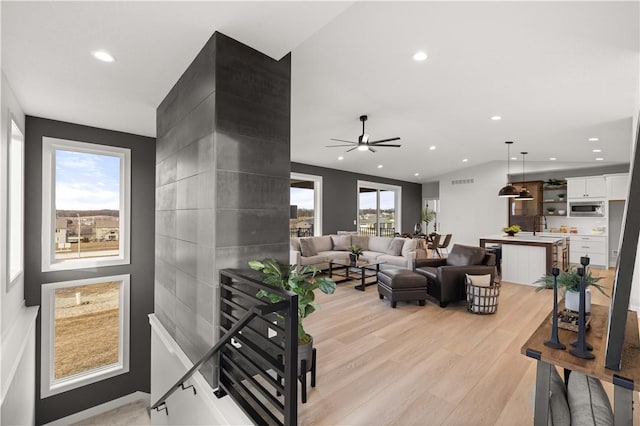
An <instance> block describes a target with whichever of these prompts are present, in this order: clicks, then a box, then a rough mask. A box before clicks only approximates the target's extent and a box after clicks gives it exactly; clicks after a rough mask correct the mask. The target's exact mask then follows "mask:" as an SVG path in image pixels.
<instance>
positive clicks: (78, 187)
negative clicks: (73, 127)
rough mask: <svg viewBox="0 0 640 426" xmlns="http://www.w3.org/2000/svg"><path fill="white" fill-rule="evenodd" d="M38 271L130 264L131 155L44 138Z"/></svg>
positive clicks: (120, 151)
mask: <svg viewBox="0 0 640 426" xmlns="http://www.w3.org/2000/svg"><path fill="white" fill-rule="evenodd" d="M42 151H43V153H42V163H43V167H42V169H43V173H42V194H43V202H42V207H43V220H42V239H43V241H42V270H43V271H52V270H60V269H78V268H90V267H98V266H109V265H120V264H127V263H129V206H130V195H129V194H130V189H131V177H130V176H131V152H130V150H129V149H126V148H116V147H110V146H104V145H95V144H90V143H85V142H74V141H67V140H62V139H54V138H48V137H45V138H43V150H42Z"/></svg>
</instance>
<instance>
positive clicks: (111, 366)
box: [41, 275, 129, 397]
mask: <svg viewBox="0 0 640 426" xmlns="http://www.w3.org/2000/svg"><path fill="white" fill-rule="evenodd" d="M41 371H42V374H41V385H42V389H41V394H42V396H43V397H47V396H51V395H55V394H57V393H60V392H65V391H68V390H70V389H73V388H76V387H80V386H84V385H87V384H89V383H94V382H97V381H99V380H104V379H106V378H108V377H113V376H116V375H119V374H123V373H126V372H128V371H129V275H118V276H111V277H100V278H94V279H89V280H78V281H65V282H58V283H52V284H44V285H43V286H42V369H41Z"/></svg>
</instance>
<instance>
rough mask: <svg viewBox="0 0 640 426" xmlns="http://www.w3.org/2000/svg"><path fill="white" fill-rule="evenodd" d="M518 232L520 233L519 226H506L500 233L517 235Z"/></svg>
mask: <svg viewBox="0 0 640 426" xmlns="http://www.w3.org/2000/svg"><path fill="white" fill-rule="evenodd" d="M520 231H522V228H520V225H511V226H506V227H504V228H502V232H506V233H507V234H509V233H514V234H517V233H518V232H520Z"/></svg>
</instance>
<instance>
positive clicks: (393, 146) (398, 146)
mask: <svg viewBox="0 0 640 426" xmlns="http://www.w3.org/2000/svg"><path fill="white" fill-rule="evenodd" d="M369 145H371V144H369ZM374 146H375V147H376V148H378V147H380V146H382V147H392V148H400V147H401V146H402V145H393V144H392V145H374Z"/></svg>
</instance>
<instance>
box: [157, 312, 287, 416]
mask: <svg viewBox="0 0 640 426" xmlns="http://www.w3.org/2000/svg"><path fill="white" fill-rule="evenodd" d="M286 306H287V303H286V302H278V303H274V304H269V305H259V306H254V307H252V308H251V309H250V310H249V311H248V312H247V313H246V314H244V316H242V318H240V320H239V321H238V322H237V323H236V324H234V325H233V327H231V328H230V329H229V330H228V331H227V332H226V333H225V334H224V335H223V336H222V337H221V338H220V340H218V341H217V342H216V344H215V345H213V346H212V347H211V349H209V351H207V353H206V354H204V355H203V356H202V358H200V359H199V360H198V361H197V362H196V363H195V364H194V365H193V367H191V368H190V369H189V371H187V372H186V373H185V374H184V375H183V376H182V377H181V378H180V379H178V381H177V382H176V383H175V384H174V385H173V386H171V388H169V390H168V391H167V392H166V393H165V394H164V395H162V397H160V399H158V401H157V402H156V403H155V404H153V405H152V406H151V409H152V410H158V409H159V407H160V406H161V405H162V404H164V403H165V401H166V400H167V398H169V397H170V396H171V395H172V394H173V393H174V392H175V391H176V390H178V388H180V387H182V386H183V385H184V382H185V381H187V380H188V379H189V378H190V377H191V376H193V375H194V374H195V372H196V371H198V370H199V369H200V367H202V364H204V363H205V362H207V361H208V360H209V358H211V357H212V356H213V355H215V354H216V352H218V351H219V350H220V349H221V348H222V346H224V345H225V344H226V343H227V342H228V341H229V340H231V339H232V338H233V337H234V336H235V335H237V334H238V332H239V331H240V329H241V328H243V327H244V326H245V325H247V323H249V321H251V320H252V319H253V317H255V316H256V315H265V314H269V313H272V312H276V311H279V310H281V309H282V308H283V307H286Z"/></svg>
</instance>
